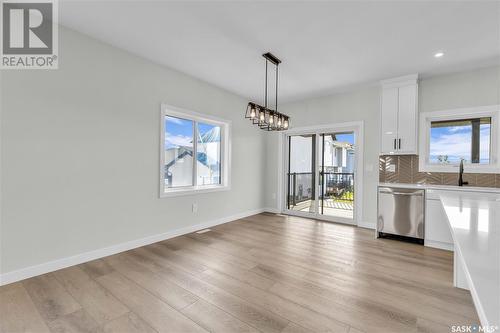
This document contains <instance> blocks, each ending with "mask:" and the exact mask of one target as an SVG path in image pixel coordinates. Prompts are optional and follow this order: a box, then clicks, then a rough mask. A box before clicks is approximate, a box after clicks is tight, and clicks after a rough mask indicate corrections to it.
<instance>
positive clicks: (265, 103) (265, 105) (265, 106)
mask: <svg viewBox="0 0 500 333" xmlns="http://www.w3.org/2000/svg"><path fill="white" fill-rule="evenodd" d="M265 99H266V100H265V101H264V108H265V109H267V59H266V92H265Z"/></svg>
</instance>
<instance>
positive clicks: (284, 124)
mask: <svg viewBox="0 0 500 333" xmlns="http://www.w3.org/2000/svg"><path fill="white" fill-rule="evenodd" d="M262 56H263V57H264V58H265V59H266V92H265V94H264V95H265V97H264V106H262V105H259V104H257V103H254V102H248V105H247V111H246V114H245V118H247V119H250V120H251V121H252V123H253V124H254V125H257V126H259V127H260V128H261V129H263V130H266V131H284V130H287V129H288V128H289V127H290V117H288V116H287V115H285V114H283V113H279V112H278V73H279V72H278V65H279V64H280V63H281V60H279V59H278V58H276V57H275V56H274V55H273V54H271V53H269V52H268V53H265V54H263V55H262ZM269 62H270V63H272V64H273V65H274V66H276V72H275V73H276V95H275V97H276V101H275V105H274V110H272V109H270V108H268V104H267V66H268V63H269Z"/></svg>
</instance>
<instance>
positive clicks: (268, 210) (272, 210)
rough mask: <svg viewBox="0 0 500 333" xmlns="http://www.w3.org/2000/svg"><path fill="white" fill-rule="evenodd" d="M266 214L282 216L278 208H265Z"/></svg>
mask: <svg viewBox="0 0 500 333" xmlns="http://www.w3.org/2000/svg"><path fill="white" fill-rule="evenodd" d="M264 212H267V213H273V214H281V212H280V210H279V209H278V208H274V207H267V208H264Z"/></svg>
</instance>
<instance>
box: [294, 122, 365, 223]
mask: <svg viewBox="0 0 500 333" xmlns="http://www.w3.org/2000/svg"><path fill="white" fill-rule="evenodd" d="M285 151H286V154H287V156H286V166H285V168H286V176H285V178H286V179H285V184H286V187H285V191H286V196H285V198H286V203H285V205H286V206H285V207H286V208H285V213H288V214H291V215H299V216H309V217H314V218H319V219H326V220H332V221H338V222H344V223H354V206H355V205H354V198H355V193H354V191H355V169H356V149H355V133H354V131H329V132H316V133H304V134H297V135H287V136H286V148H285Z"/></svg>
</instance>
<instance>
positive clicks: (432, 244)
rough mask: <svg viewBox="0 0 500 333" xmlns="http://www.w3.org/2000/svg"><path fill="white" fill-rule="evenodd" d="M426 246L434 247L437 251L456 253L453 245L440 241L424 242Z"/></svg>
mask: <svg viewBox="0 0 500 333" xmlns="http://www.w3.org/2000/svg"><path fill="white" fill-rule="evenodd" d="M424 245H425V246H428V247H433V248H435V249H441V250H447V251H454V250H455V249H454V246H453V244H451V243H444V242H439V241H431V240H424Z"/></svg>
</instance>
